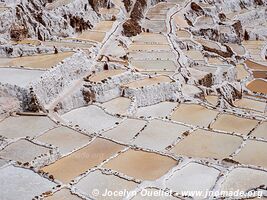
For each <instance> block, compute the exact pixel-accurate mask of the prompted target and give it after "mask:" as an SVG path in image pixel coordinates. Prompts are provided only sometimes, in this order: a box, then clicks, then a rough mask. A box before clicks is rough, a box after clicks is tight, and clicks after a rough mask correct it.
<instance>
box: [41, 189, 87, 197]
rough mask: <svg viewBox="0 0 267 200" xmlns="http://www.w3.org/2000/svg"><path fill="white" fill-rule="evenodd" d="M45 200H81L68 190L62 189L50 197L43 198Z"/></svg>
mask: <svg viewBox="0 0 267 200" xmlns="http://www.w3.org/2000/svg"><path fill="white" fill-rule="evenodd" d="M44 199H45V200H82V199H81V198H80V197H78V196H77V195H75V194H72V193H71V192H70V190H69V189H67V188H63V189H61V190H59V191H58V192H56V193H54V194H53V195H52V196H49V197H46V198H44Z"/></svg>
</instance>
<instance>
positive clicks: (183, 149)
mask: <svg viewBox="0 0 267 200" xmlns="http://www.w3.org/2000/svg"><path fill="white" fill-rule="evenodd" d="M242 141H243V140H242V138H241V137H237V136H231V135H226V134H221V133H215V132H211V131H206V130H202V129H199V130H196V131H194V132H193V133H191V134H190V135H189V136H187V137H185V138H184V139H183V140H181V141H180V142H178V144H177V145H176V146H175V147H174V148H173V149H172V150H171V151H172V152H173V153H175V154H177V155H185V156H188V157H200V158H202V157H204V158H217V159H223V158H226V157H228V156H229V155H231V154H232V153H234V152H235V151H236V149H238V147H239V146H240V145H241V143H242Z"/></svg>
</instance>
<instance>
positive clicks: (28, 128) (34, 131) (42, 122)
mask: <svg viewBox="0 0 267 200" xmlns="http://www.w3.org/2000/svg"><path fill="white" fill-rule="evenodd" d="M53 127H56V124H55V123H54V122H53V121H52V120H50V119H49V118H48V117H37V116H20V117H9V118H7V119H5V120H4V121H2V122H0V135H2V136H5V137H7V138H19V137H26V136H30V137H34V136H36V135H40V134H42V133H44V132H45V131H46V130H49V129H51V128H53Z"/></svg>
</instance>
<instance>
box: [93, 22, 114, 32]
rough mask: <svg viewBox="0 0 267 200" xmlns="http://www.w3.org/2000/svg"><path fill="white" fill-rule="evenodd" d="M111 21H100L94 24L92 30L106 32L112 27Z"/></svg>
mask: <svg viewBox="0 0 267 200" xmlns="http://www.w3.org/2000/svg"><path fill="white" fill-rule="evenodd" d="M113 23H114V21H100V22H98V23H97V24H96V25H95V26H94V28H93V30H94V31H99V32H107V31H109V30H110V29H111V28H112V26H113Z"/></svg>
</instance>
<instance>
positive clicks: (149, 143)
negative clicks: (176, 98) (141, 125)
mask: <svg viewBox="0 0 267 200" xmlns="http://www.w3.org/2000/svg"><path fill="white" fill-rule="evenodd" d="M189 129H190V128H189V127H186V126H183V125H179V124H174V123H169V122H165V121H161V120H152V121H150V123H149V124H148V125H147V127H145V129H144V130H143V131H142V132H141V133H140V134H139V135H138V136H137V138H136V139H135V140H134V142H133V144H135V145H137V146H140V147H143V148H148V149H153V150H158V151H163V150H164V149H165V148H166V147H168V146H169V145H171V144H172V143H173V142H174V141H175V140H176V139H178V137H180V136H181V135H182V134H183V133H184V132H186V131H188V130H189Z"/></svg>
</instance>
